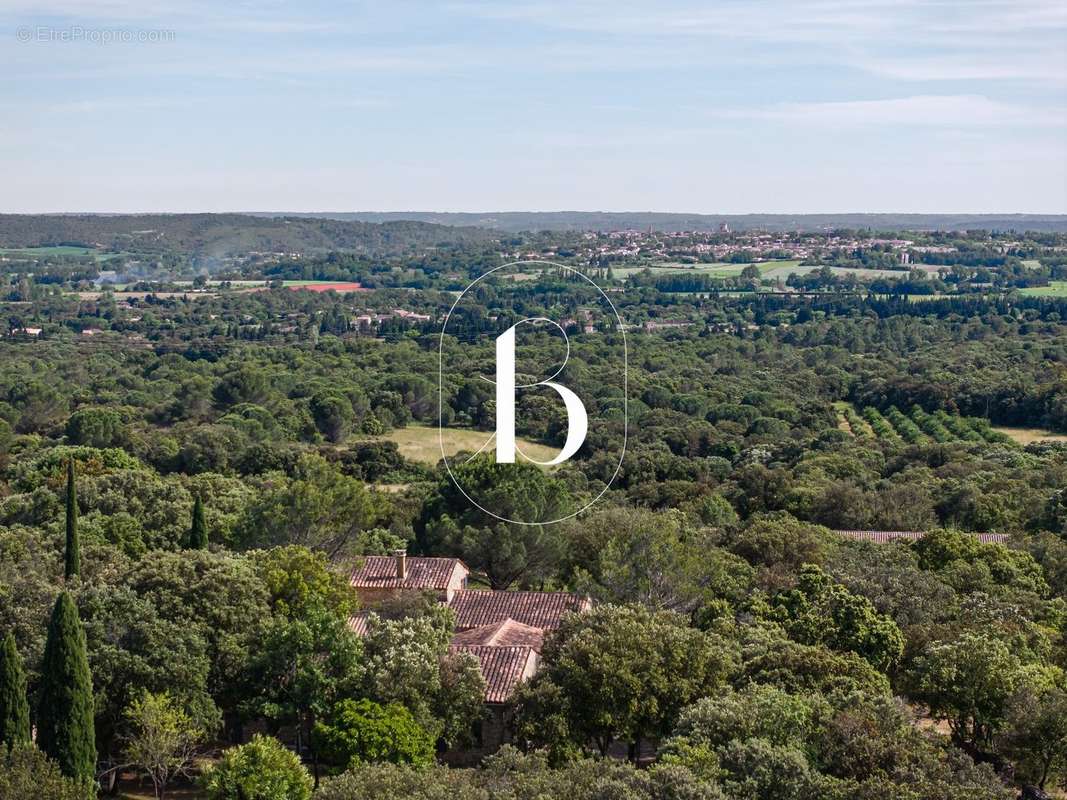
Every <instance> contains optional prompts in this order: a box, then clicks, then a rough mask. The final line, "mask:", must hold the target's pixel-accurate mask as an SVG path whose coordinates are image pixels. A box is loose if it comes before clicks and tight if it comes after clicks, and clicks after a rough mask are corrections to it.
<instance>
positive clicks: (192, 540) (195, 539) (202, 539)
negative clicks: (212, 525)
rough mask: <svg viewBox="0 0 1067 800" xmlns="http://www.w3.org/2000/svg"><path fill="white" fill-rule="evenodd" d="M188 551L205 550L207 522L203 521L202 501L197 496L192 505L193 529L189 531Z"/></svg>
mask: <svg viewBox="0 0 1067 800" xmlns="http://www.w3.org/2000/svg"><path fill="white" fill-rule="evenodd" d="M188 549H189V550H206V549H207V521H206V520H205V519H204V501H203V500H201V499H200V497H199V495H198V496H197V498H196V501H195V502H194V503H193V527H192V528H190V529H189V545H188Z"/></svg>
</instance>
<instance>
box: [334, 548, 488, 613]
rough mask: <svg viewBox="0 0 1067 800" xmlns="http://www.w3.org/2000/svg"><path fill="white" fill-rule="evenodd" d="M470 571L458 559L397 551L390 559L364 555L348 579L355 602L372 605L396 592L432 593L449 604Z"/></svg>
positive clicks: (388, 557)
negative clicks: (357, 597) (359, 601)
mask: <svg viewBox="0 0 1067 800" xmlns="http://www.w3.org/2000/svg"><path fill="white" fill-rule="evenodd" d="M469 574H470V569H468V568H467V565H466V564H464V563H463V562H462V561H460V560H459V559H458V558H422V557H413V556H408V555H407V554H406V553H405V552H404V551H403V550H398V551H397V552H396V553H394V554H393V555H391V556H366V557H365V558H363V559H362V560H361V561H360V563H359V564H357V566H356V568H355V569H353V570H352V574H351V575H350V576H349V583H351V584H352V586H353V587H355V590H356V592H357V593H358V594H359V599H360V600H362V601H363V602H364V603H368V604H373V603H377V602H380V601H382V600H387V599H389V598H390V597H393V596H395V595H396V594H397V593H399V592H405V591H406V592H432V593H434V594H435V595H436V596H437V597H438V599H439V600H440V601H441V602H442V603H449V602H450V601H451V600H452V598H453V596H454V595H455V593H456V592H458V591H459V590H461V589H464V588H466V586H467V576H468V575H469Z"/></svg>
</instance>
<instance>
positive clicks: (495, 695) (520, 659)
mask: <svg viewBox="0 0 1067 800" xmlns="http://www.w3.org/2000/svg"><path fill="white" fill-rule="evenodd" d="M460 635H462V634H460ZM454 641H455V640H453V642H454ZM451 652H452V653H469V654H470V655H472V656H474V657H475V658H476V659H478V668H479V669H480V670H481V672H482V678H484V679H485V704H486V711H487V713H486V716H485V718H484V719H483V720H481V722H480V723H479V724H478V726H477V728H476V730H475V747H474V748H473V749H464V750H462V751H452V752H451V753H449V754H447V755H446V760H448V761H450V762H451V763H453V764H474V763H477V762H478V761H480V760H481V758H482V757H483V756H486V755H489V754H490V753H494V752H496V751H497V750H499V749H500V747H501V745H504V744H507V743H508V742H510V741H512V735H511V718H512V714H513V708H512V704H511V700H512V697H513V696H514V694H515V690H516V689H517V688H518V686H519V684H520V683H522V682H523V681H528V680H530V678H532V677H533V676H534V675H535V674H536V673H537V668H538V666H540V661H541V655H540V653H538V651H537V650H535V649H534V648H532V647H524V646H495V645H462V644H455V643H453V645H452V648H451Z"/></svg>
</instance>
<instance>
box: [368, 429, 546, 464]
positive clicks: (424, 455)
mask: <svg viewBox="0 0 1067 800" xmlns="http://www.w3.org/2000/svg"><path fill="white" fill-rule="evenodd" d="M490 436H492V434H491V433H489V432H487V431H474V430H469V429H466V428H447V429H446V430H445V432H444V448H445V454H446V455H449V456H452V455H455V454H456V453H458V452H459V451H460V450H468V451H470V452H471V453H474V452H476V451H477V450H480V449H481V448H482V447H483V446H484V447H485V451H483V452H488V451H491V450H492V448H493V445H492V444H486V442H487V441H488V439H489V437H490ZM384 438H386V439H388V440H390V441H393V442H396V443H397V446H398V448H399V450H400V455H402V456H404V458H406V459H408V460H410V461H419V462H422V463H424V464H436V463H437V462H438V461H440V460H441V445H440V443H439V441H438V438H437V428H436V427H431V426H424V425H408V426H407V427H406V428H397V429H396V430H394V431H392V432H390V433H387V434H386V435H385V437H384ZM515 443H516V444H517V445H518V447H519V449H521V450H522V451H523V452H524V453H527V454H528V455H530V456H531V457H532V458H536V459H537V460H538V461H548V460H549V459H551V458H554V457H555V455H556V454H557V453H558V452H559V450H558V449H557V448H554V447H549V446H547V445H543V444H538V443H537V442H531V441H529V440H528V439H520V438H518V437H516V438H515Z"/></svg>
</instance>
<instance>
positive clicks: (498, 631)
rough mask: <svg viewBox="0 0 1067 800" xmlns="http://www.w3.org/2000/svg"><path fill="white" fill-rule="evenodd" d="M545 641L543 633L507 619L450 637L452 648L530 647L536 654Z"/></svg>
mask: <svg viewBox="0 0 1067 800" xmlns="http://www.w3.org/2000/svg"><path fill="white" fill-rule="evenodd" d="M544 640H545V632H544V630H542V629H541V628H535V627H533V626H532V625H523V624H522V623H521V622H516V621H515V620H513V619H511V618H510V617H509V618H508V619H505V620H503V621H502V622H495V623H493V624H491V625H482V626H481V627H479V628H470V629H468V630H465V631H460V632H459V633H457V634H456V635H455V636H453V637H452V645H453V647H460V646H462V647H532V648H533V649H534V650H536V651H537V652H538V653H540V652H541V645H542V644H543V643H544Z"/></svg>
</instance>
